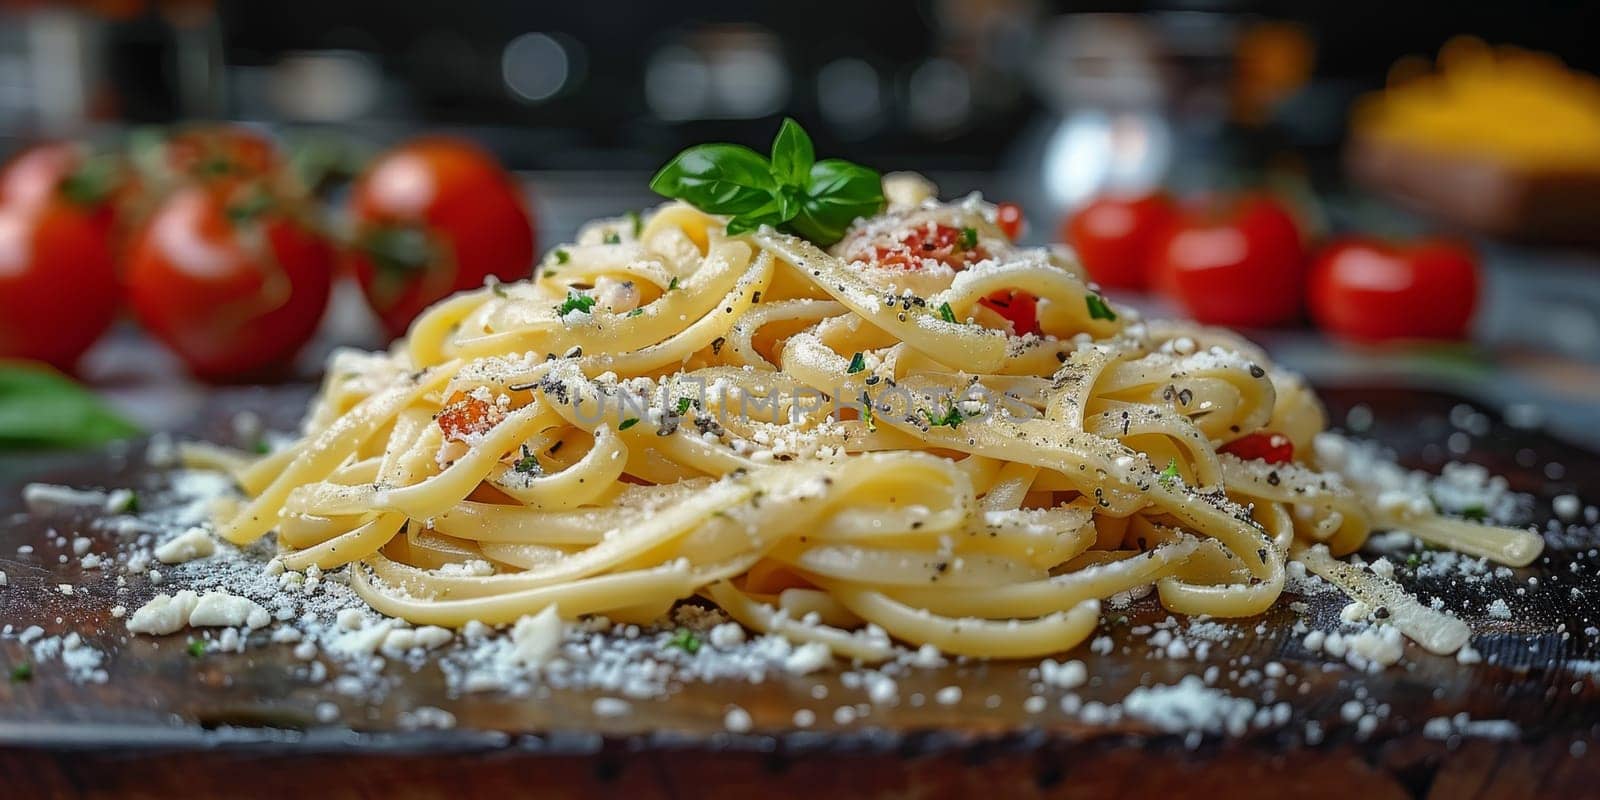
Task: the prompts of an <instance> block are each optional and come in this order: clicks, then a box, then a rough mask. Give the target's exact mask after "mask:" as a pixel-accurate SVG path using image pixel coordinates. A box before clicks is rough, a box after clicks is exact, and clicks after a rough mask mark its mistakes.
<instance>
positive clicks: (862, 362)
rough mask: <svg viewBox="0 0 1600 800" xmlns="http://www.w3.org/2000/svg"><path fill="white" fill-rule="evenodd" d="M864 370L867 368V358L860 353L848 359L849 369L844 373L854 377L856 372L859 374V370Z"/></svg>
mask: <svg viewBox="0 0 1600 800" xmlns="http://www.w3.org/2000/svg"><path fill="white" fill-rule="evenodd" d="M866 368H867V357H866V356H864V355H862V354H860V353H856V354H855V355H853V356H851V357H850V368H849V369H846V370H845V372H847V373H849V374H851V375H854V374H856V373H857V372H860V371H861V370H864V369H866Z"/></svg>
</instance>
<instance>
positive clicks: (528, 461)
mask: <svg viewBox="0 0 1600 800" xmlns="http://www.w3.org/2000/svg"><path fill="white" fill-rule="evenodd" d="M511 468H512V469H514V470H516V471H517V472H520V473H522V474H523V475H538V474H539V473H541V472H544V467H543V466H541V465H540V464H539V459H537V458H534V457H533V453H530V452H528V446H527V445H523V446H522V458H519V459H517V462H516V463H515V464H512V465H511Z"/></svg>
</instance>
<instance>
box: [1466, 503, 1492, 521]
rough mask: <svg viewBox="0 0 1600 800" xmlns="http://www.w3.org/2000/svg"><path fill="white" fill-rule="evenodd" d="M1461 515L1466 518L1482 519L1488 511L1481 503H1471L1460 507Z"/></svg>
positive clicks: (1486, 515) (1487, 514)
mask: <svg viewBox="0 0 1600 800" xmlns="http://www.w3.org/2000/svg"><path fill="white" fill-rule="evenodd" d="M1461 516H1462V517H1463V518H1466V519H1475V520H1483V519H1486V518H1487V517H1488V516H1489V512H1488V511H1486V510H1485V509H1484V507H1483V506H1481V505H1472V506H1467V507H1466V508H1463V509H1461Z"/></svg>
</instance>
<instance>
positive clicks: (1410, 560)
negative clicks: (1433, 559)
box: [1406, 553, 1422, 569]
mask: <svg viewBox="0 0 1600 800" xmlns="http://www.w3.org/2000/svg"><path fill="white" fill-rule="evenodd" d="M1421 564H1422V554H1421V553H1412V554H1411V555H1409V556H1406V566H1408V567H1410V568H1412V569H1416V568H1417V567H1418V566H1420V565H1421Z"/></svg>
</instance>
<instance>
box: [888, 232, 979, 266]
mask: <svg viewBox="0 0 1600 800" xmlns="http://www.w3.org/2000/svg"><path fill="white" fill-rule="evenodd" d="M962 238H963V231H962V230H961V229H960V228H955V227H951V226H949V225H935V226H933V229H932V230H929V229H928V226H926V225H922V226H918V227H916V228H912V229H911V230H909V231H907V232H906V233H905V234H904V235H903V236H901V238H900V240H899V241H897V242H895V243H893V244H889V245H879V246H878V247H877V252H876V255H875V256H874V257H873V260H874V261H875V262H877V264H878V266H880V267H894V268H898V269H921V268H922V263H923V261H924V260H926V259H933V260H934V261H938V262H940V263H942V264H945V265H946V266H949V267H951V268H952V269H956V270H961V269H966V268H967V267H970V266H972V265H973V264H975V263H977V262H979V261H982V260H984V259H985V258H988V257H989V254H988V253H986V252H984V249H983V248H982V247H979V246H978V245H977V244H976V243H973V244H971V246H967V245H966V244H964V243H963V242H962Z"/></svg>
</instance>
